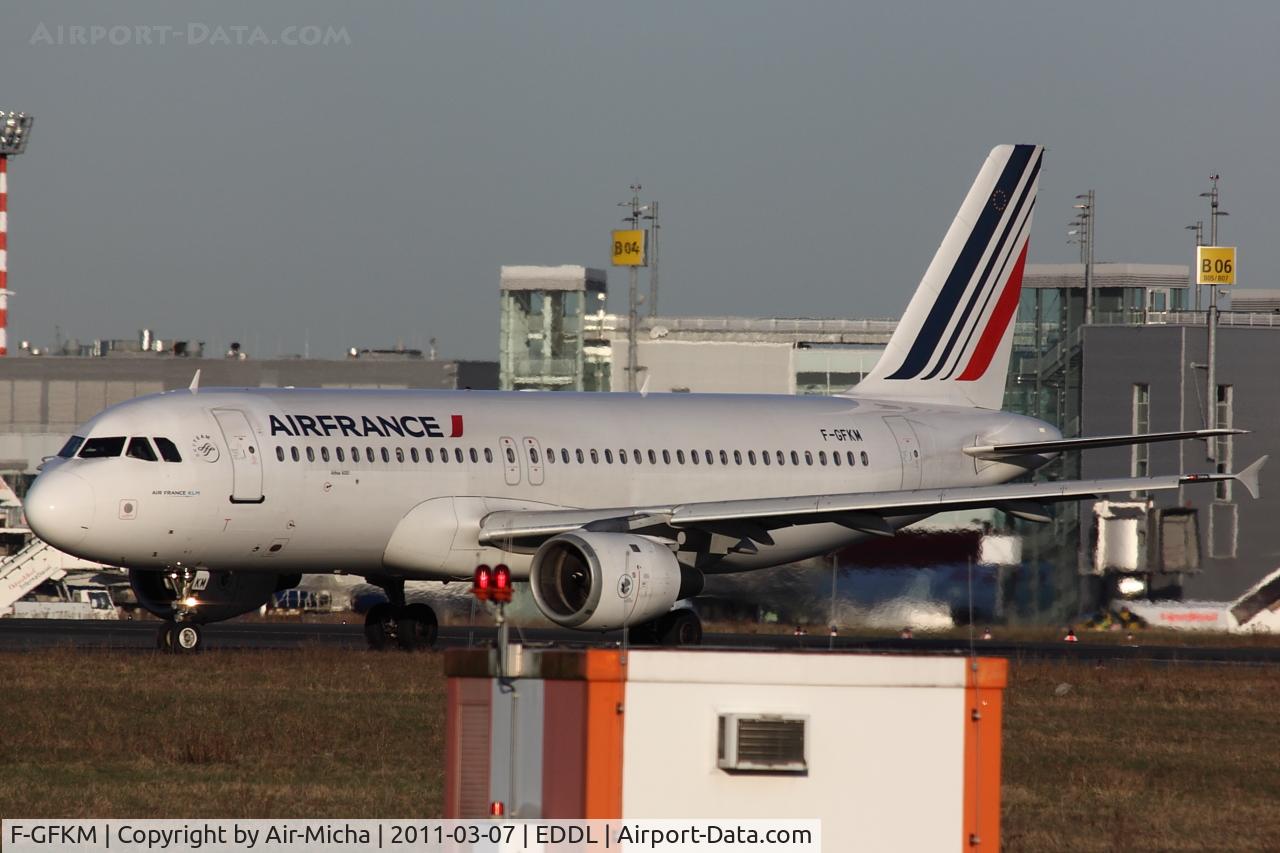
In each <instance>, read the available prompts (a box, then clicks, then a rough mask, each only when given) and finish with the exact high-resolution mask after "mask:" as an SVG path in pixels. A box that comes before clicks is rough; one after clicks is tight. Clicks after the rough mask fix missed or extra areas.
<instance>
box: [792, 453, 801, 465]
mask: <svg viewBox="0 0 1280 853" xmlns="http://www.w3.org/2000/svg"><path fill="white" fill-rule="evenodd" d="M791 464H792V465H799V464H800V454H799V453H796V452H795V451H794V450H793V451H791Z"/></svg>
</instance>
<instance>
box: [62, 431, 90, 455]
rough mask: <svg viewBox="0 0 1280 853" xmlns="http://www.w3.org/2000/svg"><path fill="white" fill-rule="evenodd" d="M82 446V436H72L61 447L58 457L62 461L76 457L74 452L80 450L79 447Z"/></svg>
mask: <svg viewBox="0 0 1280 853" xmlns="http://www.w3.org/2000/svg"><path fill="white" fill-rule="evenodd" d="M82 444H84V436H81V435H73V436H71V438H68V439H67V443H66V444H64V445H62V449H61V450H59V451H58V455H59V456H61V457H62V458H63V459H70V458H71V457H72V456H75V455H76V451H77V450H79V449H80V445H82Z"/></svg>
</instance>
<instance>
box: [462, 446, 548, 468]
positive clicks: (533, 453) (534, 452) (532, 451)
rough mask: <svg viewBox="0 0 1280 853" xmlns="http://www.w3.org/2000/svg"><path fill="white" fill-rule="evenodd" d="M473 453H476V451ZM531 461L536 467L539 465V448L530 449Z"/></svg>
mask: <svg viewBox="0 0 1280 853" xmlns="http://www.w3.org/2000/svg"><path fill="white" fill-rule="evenodd" d="M471 452H472V453H475V451H474V450H473V451H471ZM529 461H530V462H532V463H533V464H534V465H537V464H538V448H536V447H530V448H529Z"/></svg>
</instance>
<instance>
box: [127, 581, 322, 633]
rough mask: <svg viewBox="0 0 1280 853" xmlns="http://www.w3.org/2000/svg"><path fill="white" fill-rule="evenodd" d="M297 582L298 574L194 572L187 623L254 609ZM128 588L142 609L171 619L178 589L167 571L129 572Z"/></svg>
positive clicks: (226, 617)
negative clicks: (191, 603) (131, 590)
mask: <svg viewBox="0 0 1280 853" xmlns="http://www.w3.org/2000/svg"><path fill="white" fill-rule="evenodd" d="M301 580H302V575H278V574H272V573H269V572H230V571H222V570H216V571H215V570H200V571H197V572H196V577H195V582H194V584H193V586H192V598H194V599H195V600H196V603H195V606H194V607H192V608H191V609H190V611H189V612H190V614H191V616H190V617H189V621H192V622H200V623H205V622H220V621H222V620H223V619H230V618H231V617H233V616H239V615H240V614H241V613H248V612H250V611H251V610H257V609H258V608H259V607H261V606H262V605H264V604H266V603H267V601H268V600H269V599H270V598H271V596H272V594H273V593H276V592H279V591H281V590H286V589H292V588H293V587H295V586H297V585H298V583H299V582H300V581H301ZM129 585H130V586H131V587H133V594H134V595H135V596H137V598H138V604H140V605H141V606H142V607H143V608H144V609H145V610H147V611H148V612H150V613H154V614H155V615H156V616H159V617H160V618H161V619H172V618H174V614H175V613H176V608H175V606H174V605H175V604H176V602H177V598H178V588H179V587H178V585H177V584H176V583H175V582H174V578H173V577H171V575H170V573H169V572H164V571H155V570H146V569H130V570H129Z"/></svg>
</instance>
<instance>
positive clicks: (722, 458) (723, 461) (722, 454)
mask: <svg viewBox="0 0 1280 853" xmlns="http://www.w3.org/2000/svg"><path fill="white" fill-rule="evenodd" d="M739 462H741V460H739ZM720 464H721V465H728V464H729V454H728V453H725V452H724V451H723V450H721V451H720Z"/></svg>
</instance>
